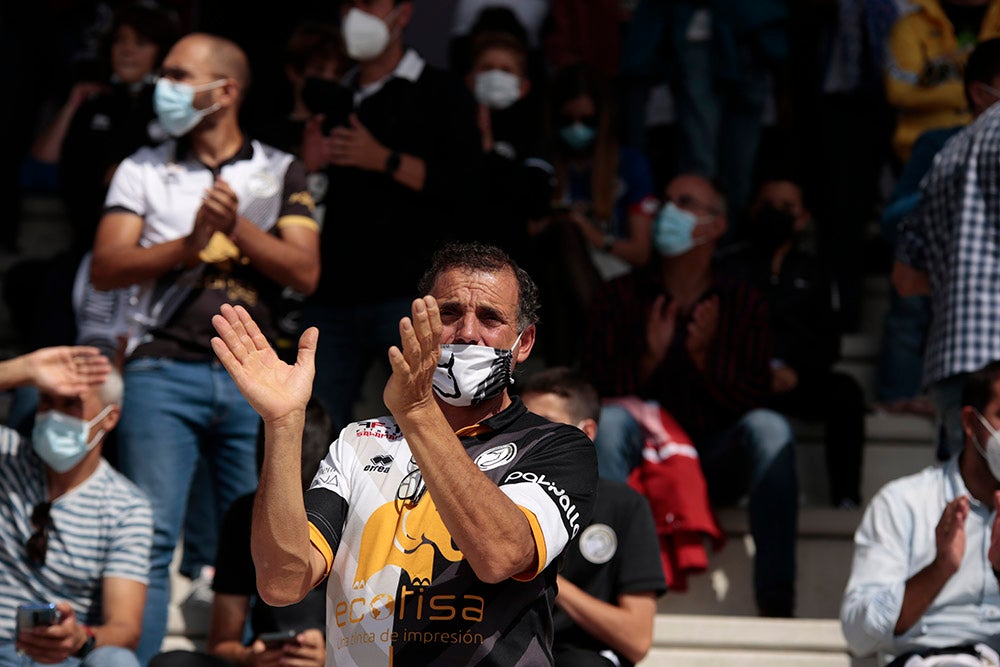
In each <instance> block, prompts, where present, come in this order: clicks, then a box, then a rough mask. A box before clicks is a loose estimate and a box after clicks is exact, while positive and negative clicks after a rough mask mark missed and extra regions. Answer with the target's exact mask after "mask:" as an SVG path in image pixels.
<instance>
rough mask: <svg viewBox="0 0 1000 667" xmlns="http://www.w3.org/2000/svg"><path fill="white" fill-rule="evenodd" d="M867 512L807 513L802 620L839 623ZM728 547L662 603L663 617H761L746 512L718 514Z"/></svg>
mask: <svg viewBox="0 0 1000 667" xmlns="http://www.w3.org/2000/svg"><path fill="white" fill-rule="evenodd" d="M861 515H862V511H861V510H837V509H833V508H826V507H803V508H800V511H799V533H798V541H797V543H796V556H797V559H798V572H797V576H796V580H797V583H796V603H795V613H796V616H798V617H801V618H815V619H836V618H839V615H840V601H841V598H842V597H843V594H844V587H845V586H846V585H847V578H848V576H849V574H850V569H851V558H852V556H853V553H854V543H853V540H854V531H855V530H856V529H857V525H858V522H860V521H861ZM716 516H717V518H718V521H719V525H720V527H721V528H722V530H723V532H724V533H725V534H726V537H727V542H726V544H725V546H723V548H722V549H721V550H720V551H712V550H711V549H709V554H708V561H709V564H708V570H707V571H706V572H704V573H702V574H697V575H694V576H692V577H691V578H690V579H689V580H688V584H689V587H688V590H687V591H685V592H670V593H667V594H666V595H664V596H663V597H661V598H660V599H659V601H658V602H657V611H658V612H659V613H662V614H692V615H708V616H740V617H756V615H757V607H756V605H755V603H754V597H753V557H754V553H755V551H756V549H755V546H754V543H753V539H752V538H751V537H750V535H749V525H748V519H747V511H746V509H745V508H736V507H734V508H724V509H720V510H718V511H717V512H716Z"/></svg>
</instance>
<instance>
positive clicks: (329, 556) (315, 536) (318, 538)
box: [309, 521, 333, 577]
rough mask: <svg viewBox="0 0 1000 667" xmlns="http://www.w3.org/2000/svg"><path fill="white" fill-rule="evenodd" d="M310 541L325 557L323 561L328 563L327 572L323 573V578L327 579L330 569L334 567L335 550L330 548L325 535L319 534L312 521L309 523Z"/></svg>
mask: <svg viewBox="0 0 1000 667" xmlns="http://www.w3.org/2000/svg"><path fill="white" fill-rule="evenodd" d="M309 541H310V542H312V545H313V546H314V547H316V548H317V549H318V550H319V552H320V553H321V554H322V555H323V560H325V561H326V570H324V571H323V576H324V577H326V576H327V575H329V574H330V569H331V568H332V567H333V549H331V548H330V545H329V544H328V543H327V541H326V538H325V537H323V533H321V532H319V529H318V528H317V527H316V526H314V525H312V522H311V521H310V522H309Z"/></svg>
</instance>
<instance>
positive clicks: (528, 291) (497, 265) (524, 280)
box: [417, 241, 539, 332]
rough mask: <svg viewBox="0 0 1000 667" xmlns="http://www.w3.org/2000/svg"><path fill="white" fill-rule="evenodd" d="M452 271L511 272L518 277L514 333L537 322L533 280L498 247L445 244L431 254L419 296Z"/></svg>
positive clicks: (458, 243)
mask: <svg viewBox="0 0 1000 667" xmlns="http://www.w3.org/2000/svg"><path fill="white" fill-rule="evenodd" d="M452 269H461V270H463V271H489V272H491V273H492V272H499V271H504V270H509V271H512V272H513V273H514V277H515V278H517V292H518V293H517V330H518V331H519V332H520V331H524V330H525V329H527V328H528V327H529V326H531V325H532V324H535V323H536V322H538V309H539V300H538V287H537V286H536V285H535V281H534V280H532V279H531V276H529V275H528V272H527V271H525V270H524V269H522V268H521V267H519V266H518V265H517V263H516V262H515V261H514V260H513V259H511V257H510V255H508V254H507V253H505V252H504V251H503V250H501V249H500V248H497V247H496V246H493V245H488V244H486V243H479V242H477V241H471V242H459V241H453V242H450V243H447V244H445V245H444V246H442V247H441V248H439V249H438V250H437V252H435V253H434V257H433V259H431V266H430V268H429V269H427V271H426V272H424V275H423V277H422V278H421V279H420V282H419V283H418V284H417V289H418V291H419V292H420V294H430V293H431V290H432V289H433V288H434V282H435V281H436V280H437V279H438V276H440V275H441V274H442V273H444V272H445V271H451V270H452Z"/></svg>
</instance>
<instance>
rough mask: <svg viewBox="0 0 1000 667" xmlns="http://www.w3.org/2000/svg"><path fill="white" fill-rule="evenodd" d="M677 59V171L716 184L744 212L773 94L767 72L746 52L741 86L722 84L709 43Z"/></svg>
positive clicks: (682, 50)
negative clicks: (765, 112)
mask: <svg viewBox="0 0 1000 667" xmlns="http://www.w3.org/2000/svg"><path fill="white" fill-rule="evenodd" d="M676 55H677V62H676V63H675V64H676V66H677V68H678V71H679V74H678V76H677V77H676V78H675V79H674V80H673V81H672V82H671V91H672V93H673V96H674V100H675V103H676V113H677V127H678V130H679V133H678V136H679V140H680V145H679V147H678V148H679V150H678V165H677V171H678V173H687V172H694V173H697V174H701V175H702V176H705V177H706V178H717V179H718V180H719V181H720V182H721V183H722V185H723V188H724V190H725V192H726V193H727V198H728V200H729V203H730V207H731V210H735V211H740V210H742V207H743V206H744V205H745V204H746V203H747V202H748V201H749V198H750V186H751V183H750V175H751V174H752V173H753V166H754V162H755V160H756V157H757V146H758V145H759V143H760V134H761V126H762V124H763V115H764V105H765V103H766V101H767V96H768V91H769V90H770V88H769V86H768V85H767V82H768V71H767V68H766V66H765V65H764V63H763V62H762V61H761V58H760V56H758V55H756V54H755V53H754V52H753V51H752V50H751V49H750V48H747V47H745V46H743V47H741V54H740V55H741V59H740V62H741V64H742V71H741V72H740V76H739V78H738V80H732V81H727V82H725V83H720V81H719V79H718V77H717V76H716V75H715V74H716V73H715V69H716V65H715V57H716V56H715V54H714V47H713V45H712V43H711V42H710V41H702V42H690V41H686V42H684V43H683V44H681V45H680V46H679V47H678V48H677V50H676ZM731 224H732V221H731Z"/></svg>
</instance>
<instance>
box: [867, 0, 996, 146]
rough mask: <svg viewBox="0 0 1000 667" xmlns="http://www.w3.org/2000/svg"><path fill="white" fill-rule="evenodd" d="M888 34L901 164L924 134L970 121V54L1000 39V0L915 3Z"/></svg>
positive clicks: (889, 90) (889, 93) (889, 89)
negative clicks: (980, 44)
mask: <svg viewBox="0 0 1000 667" xmlns="http://www.w3.org/2000/svg"><path fill="white" fill-rule="evenodd" d="M910 2H911V4H912V5H913V6H914V11H912V12H911V13H909V14H905V15H903V16H901V17H900V18H899V19H898V20H897V21H896V22H895V24H893V27H892V30H891V31H890V33H889V52H888V56H887V63H886V75H885V82H886V97H887V99H888V102H889V104H890V105H892V106H893V107H894V108H895V109H896V110H897V112H898V116H897V121H896V129H895V133H894V135H893V139H892V148H893V152H894V153H895V155H896V156H897V157H898V158H899V160H900V163H904V162H905V161H906V160H907V159H908V158H909V156H910V149H911V148H912V146H913V143H914V142H915V141H916V139H917V137H918V136H920V134H921V133H922V132H923V131H924V130H929V129H933V128H938V127H952V126H955V125H965V124H966V123H968V122H969V121H970V120H971V118H972V117H971V115H970V112H969V108H968V104H967V102H966V98H965V93H964V88H963V81H962V76H963V70H964V68H965V61H966V59H967V58H968V55H969V52H970V51H972V49H973V47H974V46H975V45H976V44H977V43H978V42H980V41H982V40H985V39H989V38H991V37H997V36H1000V0H910Z"/></svg>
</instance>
